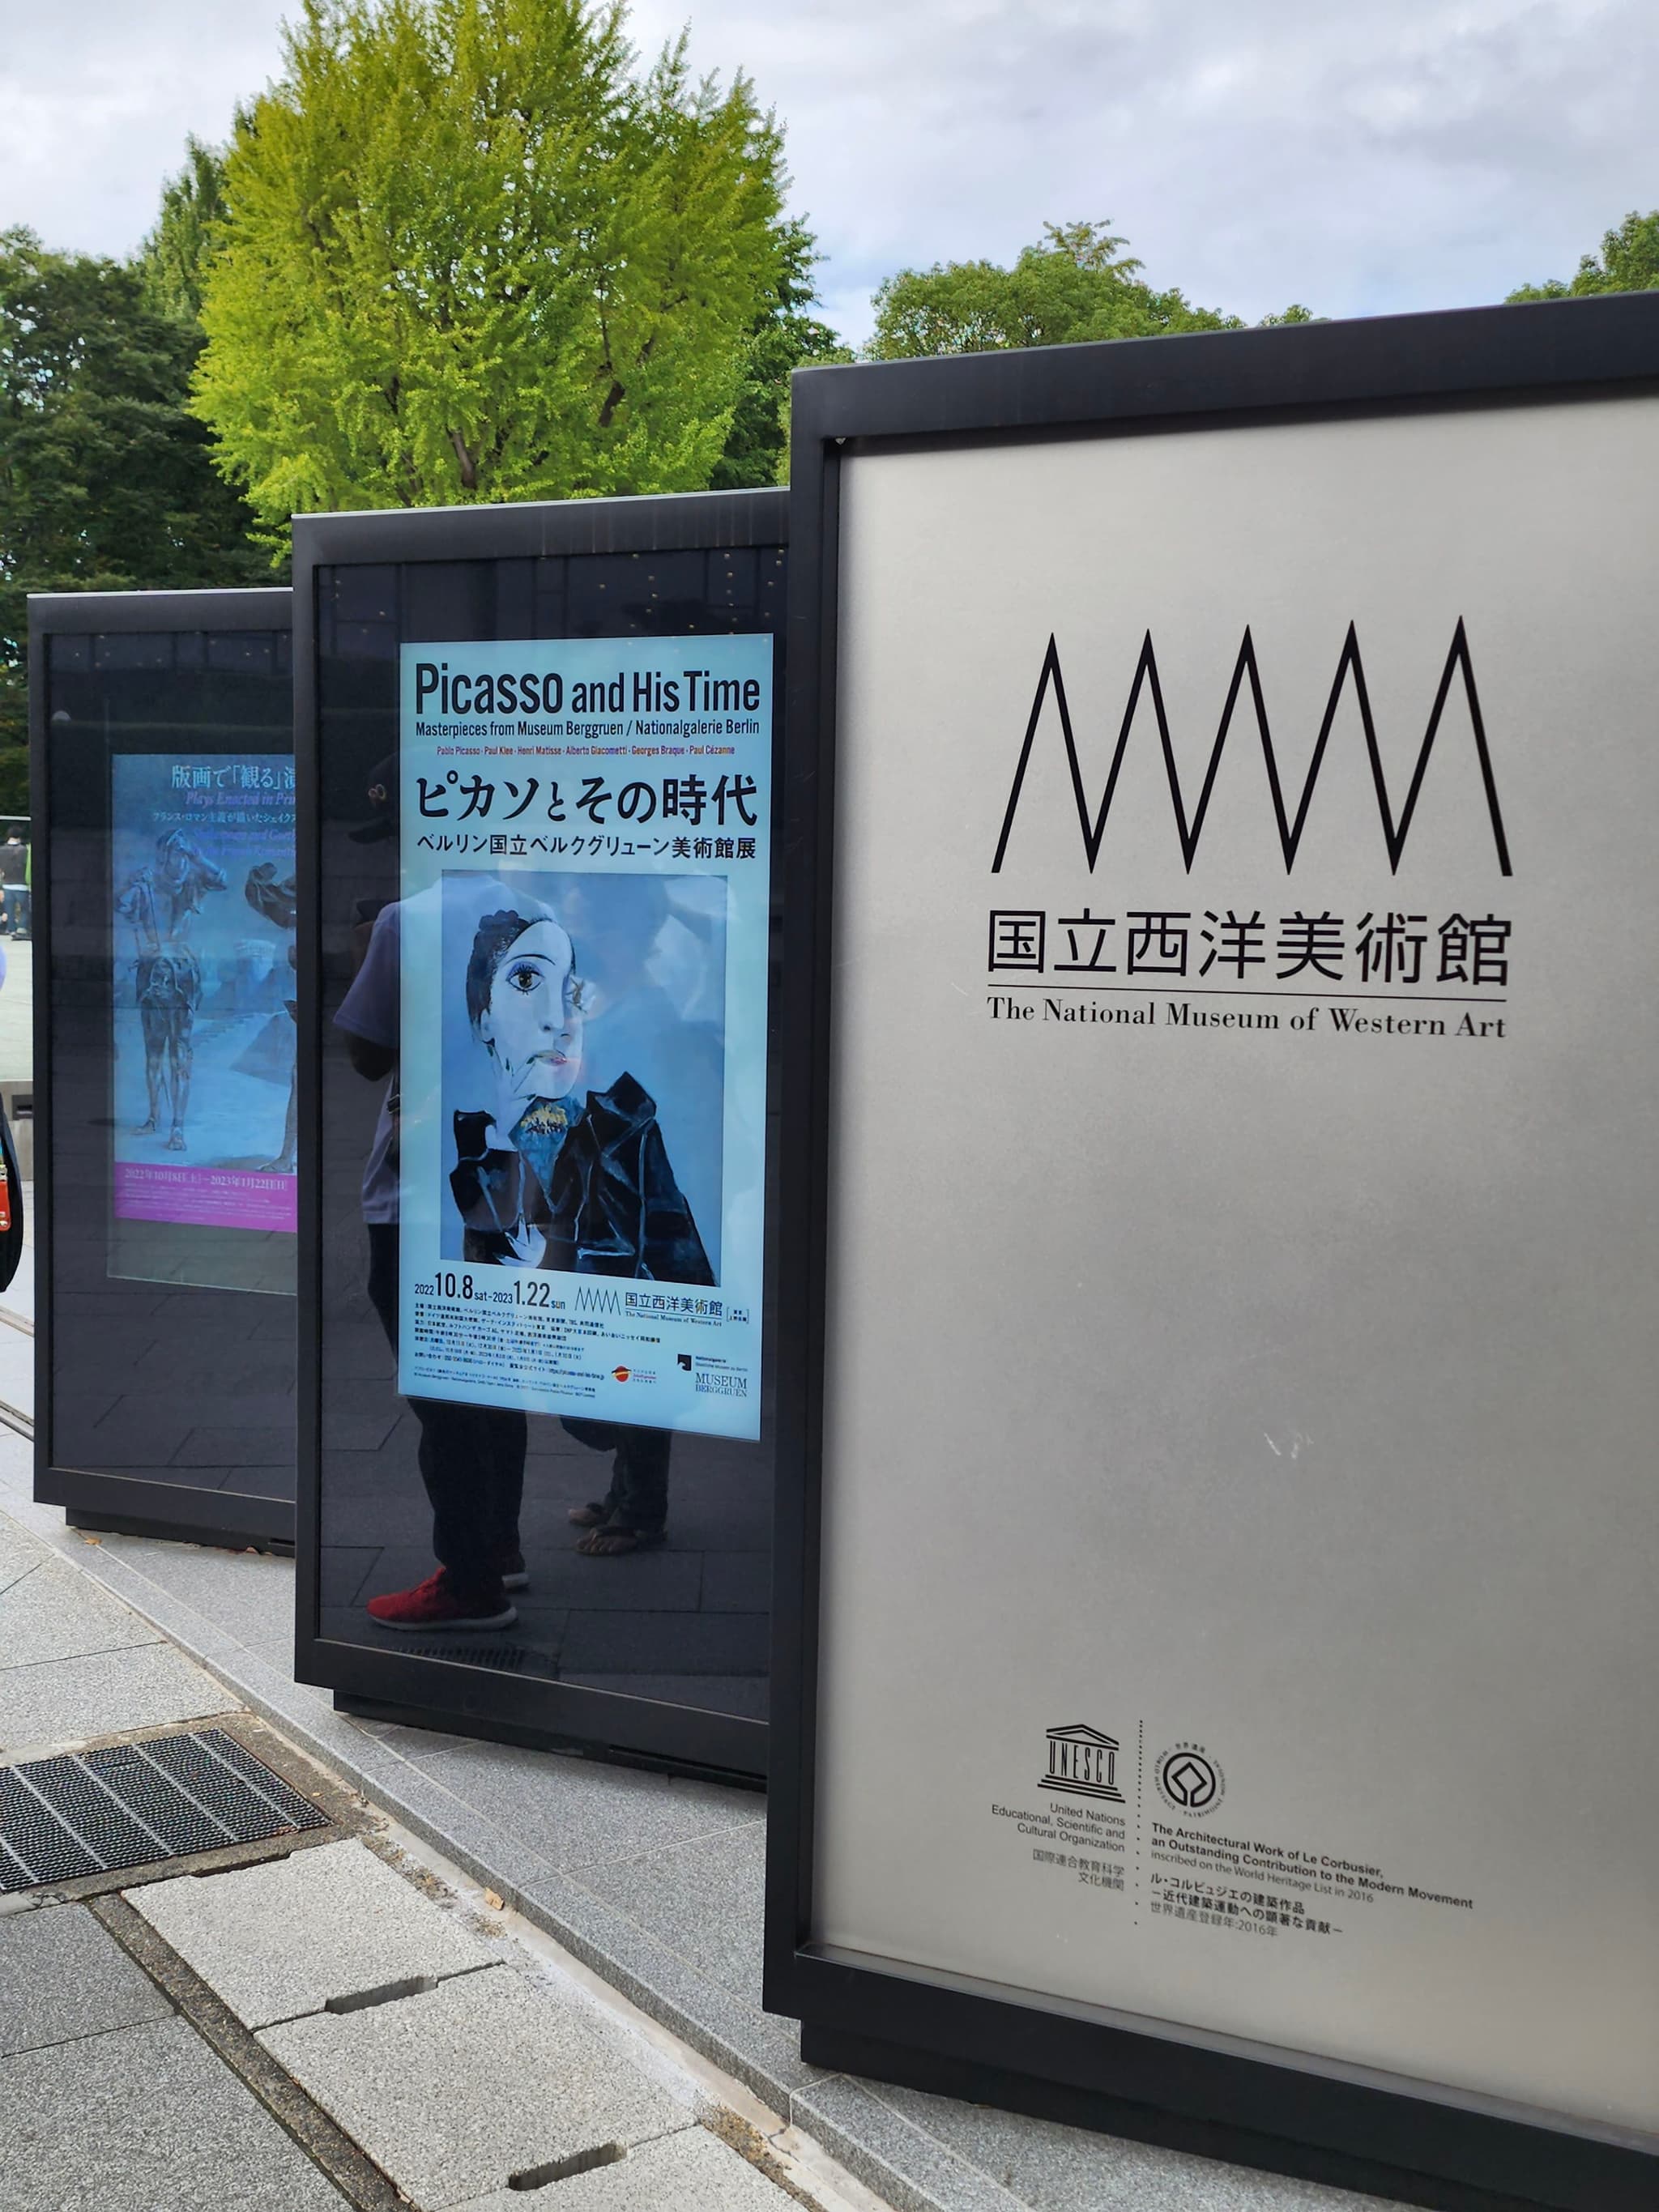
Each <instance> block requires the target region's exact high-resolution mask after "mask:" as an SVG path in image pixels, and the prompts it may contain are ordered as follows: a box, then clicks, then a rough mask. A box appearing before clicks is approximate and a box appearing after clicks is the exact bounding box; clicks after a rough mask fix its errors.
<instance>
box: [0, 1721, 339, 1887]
mask: <svg viewBox="0 0 1659 2212" xmlns="http://www.w3.org/2000/svg"><path fill="white" fill-rule="evenodd" d="M326 1826H328V1820H327V1816H326V1815H325V1814H322V1813H319V1811H318V1809H317V1808H316V1807H315V1806H314V1805H313V1804H310V1803H308V1802H307V1800H306V1799H305V1798H303V1797H301V1796H300V1794H299V1792H298V1791H297V1790H290V1789H289V1785H288V1784H287V1783H286V1782H284V1781H283V1778H282V1777H281V1776H280V1775H276V1774H273V1773H272V1772H271V1771H270V1768H269V1767H268V1766H266V1765H264V1762H263V1761H262V1760H260V1759H256V1758H255V1757H254V1756H253V1754H252V1752H251V1751H247V1750H245V1749H244V1747H242V1746H241V1745H240V1743H238V1742H237V1741H236V1739H235V1738H234V1736H230V1735H226V1734H225V1733H224V1731H223V1730H222V1729H203V1730H201V1731H200V1732H199V1733H197V1734H193V1735H161V1736H152V1737H151V1738H150V1740H149V1742H148V1743H124V1744H115V1745H112V1746H111V1747H109V1748H107V1749H106V1750H103V1751H87V1752H70V1753H64V1755H63V1756H62V1757H60V1758H58V1759H25V1760H23V1761H22V1762H21V1764H20V1765H16V1766H0V1896H3V1895H4V1894H5V1893H7V1892H8V1891H10V1890H17V1889H34V1888H37V1887H40V1885H41V1884H42V1883H44V1882H58V1881H79V1880H80V1879H81V1878H82V1876H83V1875H92V1874H111V1873H114V1872H116V1871H117V1870H118V1869H120V1868H123V1867H133V1866H148V1865H149V1864H150V1863H151V1862H152V1861H154V1860H156V1859H173V1858H182V1857H185V1856H186V1855H187V1854H188V1853H190V1852H192V1851H216V1850H223V1849H224V1848H225V1846H226V1845H227V1844H252V1843H257V1842H258V1841H259V1840H260V1839H261V1838H264V1837H267V1836H280V1835H285V1834H289V1833H291V1832H293V1831H294V1830H295V1829H296V1828H325V1827H326Z"/></svg>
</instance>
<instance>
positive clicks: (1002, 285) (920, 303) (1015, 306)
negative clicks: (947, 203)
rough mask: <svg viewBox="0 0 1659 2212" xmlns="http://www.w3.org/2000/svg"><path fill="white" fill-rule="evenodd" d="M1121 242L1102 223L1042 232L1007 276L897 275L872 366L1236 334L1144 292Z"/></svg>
mask: <svg viewBox="0 0 1659 2212" xmlns="http://www.w3.org/2000/svg"><path fill="white" fill-rule="evenodd" d="M1126 242H1127V241H1126V240H1123V239H1121V238H1119V237H1117V236H1116V235H1115V234H1114V233H1113V231H1112V230H1111V229H1110V228H1109V226H1108V225H1107V224H1105V223H1094V222H1069V223H1053V222H1050V223H1045V224H1044V225H1043V239H1042V244H1041V245H1038V246H1027V247H1026V248H1025V249H1024V252H1022V253H1021V254H1020V255H1019V257H1018V259H1017V260H1016V261H1015V263H1014V265H1013V267H1012V269H1003V268H1000V267H999V266H998V264H996V263H995V262H994V261H951V262H945V263H943V264H940V263H935V264H934V265H933V268H931V269H902V270H900V271H899V272H898V274H897V275H896V276H890V277H889V278H888V279H887V281H886V283H884V284H883V285H882V286H881V287H880V288H879V289H878V291H877V293H876V297H875V307H876V327H875V334H874V336H873V337H872V339H871V341H870V343H869V345H868V346H867V347H866V353H867V355H868V356H869V358H870V359H871V360H872V361H899V360H907V359H910V358H913V357H915V356H919V355H926V354H939V353H989V352H994V351H995V350H997V349H1000V348H1001V347H1004V346H1043V345H1076V344H1079V343H1082V342H1083V341H1085V340H1086V339H1090V338H1131V337H1158V336H1161V335H1163V334H1164V333H1165V332H1168V331H1236V330H1237V329H1239V328H1240V327H1241V325H1240V322H1239V319H1238V317H1237V315H1224V314H1218V313H1214V312H1213V311H1212V310H1211V309H1209V308H1207V307H1194V306H1193V305H1192V304H1191V302H1190V301H1188V299H1187V298H1186V296H1185V295H1184V294H1182V293H1181V292H1179V291H1174V290H1170V291H1158V290H1157V289H1154V288H1153V287H1152V285H1150V284H1148V283H1145V282H1144V281H1143V280H1142V277H1141V276H1140V268H1141V264H1140V263H1139V261H1137V260H1136V259H1134V258H1133V256H1132V255H1128V254H1125V253H1122V252H1120V250H1119V249H1120V248H1121V246H1124V244H1125V243H1126Z"/></svg>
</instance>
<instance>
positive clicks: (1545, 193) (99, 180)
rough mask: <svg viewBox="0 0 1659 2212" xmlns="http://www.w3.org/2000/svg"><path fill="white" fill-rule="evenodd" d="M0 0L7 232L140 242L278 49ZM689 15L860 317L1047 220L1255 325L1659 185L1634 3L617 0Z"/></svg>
mask: <svg viewBox="0 0 1659 2212" xmlns="http://www.w3.org/2000/svg"><path fill="white" fill-rule="evenodd" d="M0 8H3V15H4V18H5V21H4V24H3V31H4V36H3V40H0V55H3V60H0V223H6V222H28V223H30V224H32V225H33V227H34V228H37V229H39V230H40V232H41V233H42V234H43V235H44V236H45V237H46V238H47V239H49V240H51V241H52V242H53V243H57V244H61V245H64V246H81V247H85V248H90V249H96V250H100V251H104V252H125V251H127V250H129V249H130V248H131V246H133V245H134V244H136V242H137V240H138V238H139V237H140V236H141V235H142V234H143V231H144V229H145V228H147V226H148V224H149V222H150V221H151V219H152V217H153V215H154V211H155V202H156V196H157V193H158V191H159V188H160V185H161V179H162V177H163V176H164V175H165V174H166V173H167V172H168V171H169V170H171V169H173V168H174V167H177V166H178V163H179V158H180V155H181V152H182V148H183V142H184V137H185V132H186V131H191V130H193V131H196V132H197V135H198V136H203V137H210V138H214V137H223V136H224V135H225V132H226V131H227V130H228V127H229V122H230V117H231V112H232V109H233V107H234V103H235V101H236V100H237V99H238V98H239V97H245V96H246V94H249V93H251V92H252V91H254V90H256V89H257V88H258V87H259V85H260V84H262V83H263V82H264V80H265V79H266V78H267V77H268V76H270V74H271V73H272V72H273V71H274V70H275V69H276V66H277V63H278V47H277V32H276V27H277V23H278V21H279V18H280V15H281V14H282V12H283V10H282V7H281V5H280V4H279V0H141V4H140V5H138V6H136V7H135V6H134V5H133V4H132V0H57V4H56V5H55V6H54V7H53V8H52V9H51V10H50V11H49V12H48V10H46V9H43V8H39V7H37V8H36V9H34V11H33V13H32V14H26V13H25V12H24V8H23V5H22V0H0ZM693 10H695V12H694V13H693V19H692V27H691V29H692V36H691V53H692V58H693V61H694V63H695V64H696V65H697V66H698V67H699V68H702V69H711V70H717V71H719V72H720V74H721V75H722V76H729V75H730V73H731V71H732V69H733V68H734V67H738V66H741V67H744V68H745V69H747V70H748V71H749V72H750V76H752V77H753V78H754V80H755V82H756V84H757V89H758V91H759V93H760V94H761V97H762V98H763V100H767V101H769V102H770V103H772V104H773V105H775V106H776V108H777V110H778V112H779V113H780V115H781V117H782V118H783V120H784V121H785V123H786V125H787V132H788V145H789V155H790V161H791V166H792V167H793V172H794V174H795V178H796V191H795V202H796V204H797V206H798V207H799V208H800V209H801V210H804V211H805V212H806V213H807V214H808V215H809V216H811V220H812V222H813V223H814V225H815V227H816V228H817V233H818V235H819V239H820V241H821V243H822V245H823V248H824V250H825V252H827V254H828V256H829V260H828V264H827V265H826V267H825V268H824V270H823V286H824V291H825V295H826V301H827V303H828V308H829V315H830V319H832V320H834V321H837V322H838V323H839V324H840V325H841V326H842V328H843V329H844V330H845V331H848V334H849V335H852V336H854V337H857V336H859V335H861V334H862V333H863V331H865V330H866V328H867V325H868V316H869V308H868V299H869V293H870V291H871V289H872V287H873V286H874V285H875V284H876V283H878V281H879V280H880V278H881V277H882V276H884V275H887V274H888V273H890V271H891V270H894V269H896V268H899V267H901V266H904V265H906V264H927V262H930V261H933V260H936V259H950V258H958V257H966V256H971V255H979V254H983V255H987V256H989V257H991V258H996V259H1006V258H1009V257H1011V256H1012V254H1013V253H1015V252H1018V249H1019V247H1020V246H1022V245H1024V244H1025V243H1027V242H1028V241H1029V240H1032V239H1034V238H1036V236H1037V235H1038V234H1039V232H1040V229H1041V227H1042V222H1044V220H1045V219H1054V220H1064V219H1068V218H1072V217H1079V216H1089V217H1101V216H1110V217H1111V218H1112V219H1113V221H1114V223H1115V227H1116V228H1118V229H1119V230H1121V231H1123V232H1126V233H1127V234H1128V236H1129V239H1130V240H1131V243H1132V246H1133V249H1134V251H1136V252H1138V253H1139V254H1140V255H1141V257H1142V258H1143V259H1144V260H1145V261H1146V264H1147V270H1148V274H1149V275H1150V276H1152V277H1153V278H1154V279H1155V280H1157V281H1158V282H1161V283H1178V284H1180V285H1181V286H1182V288H1183V289H1185V290H1186V292H1187V293H1188V295H1189V296H1190V297H1191V298H1193V299H1194V300H1196V301H1200V302H1202V303H1203V304H1204V305H1206V306H1212V307H1231V308H1233V309H1235V310H1237V312H1239V313H1243V314H1245V315H1248V316H1251V317H1255V316H1257V315H1260V314H1262V313H1266V312H1267V311H1268V310H1269V309H1271V308H1275V307H1283V306H1284V305H1285V303H1286V302H1287V301H1290V300H1291V299H1300V300H1304V301H1307V302H1308V303H1309V305H1310V306H1311V307H1315V308H1316V309H1317V310H1319V311H1321V312H1322V313H1335V314H1352V313H1376V312H1380V311H1384V310H1388V309H1391V308H1406V307H1438V306H1446V305H1453V304H1457V303H1461V302H1466V301H1480V300H1492V299H1497V298H1500V297H1501V296H1502V295H1503V294H1504V292H1505V291H1507V290H1509V289H1510V288H1511V287H1512V286H1514V285H1515V284H1516V283H1520V282H1522V281H1523V280H1524V279H1527V278H1529V277H1538V276H1546V275H1550V274H1563V275H1565V274H1570V273H1571V270H1572V269H1573V267H1574V266H1575V265H1576V263H1577V257H1578V255H1579V253H1580V252H1583V250H1584V249H1585V248H1587V247H1589V246H1594V245H1595V243H1596V241H1597V240H1599V238H1600V235H1601V232H1602V231H1603V230H1604V229H1605V228H1607V227H1608V225H1610V224H1611V223H1613V222H1617V221H1618V220H1619V219H1620V216H1623V214H1624V213H1625V212H1626V210H1627V209H1629V208H1632V207H1641V208H1643V209H1647V208H1650V207H1652V206H1655V205H1656V204H1659V156H1656V154H1655V152H1654V141H1653V134H1652V126H1651V118H1652V116H1653V113H1654V112H1655V108H1656V105H1659V9H1655V8H1654V7H1653V6H1652V5H1651V0H1347V4H1346V5H1345V6H1342V7H1340V8H1334V7H1332V6H1331V5H1329V4H1328V0H1253V4H1252V5H1251V6H1250V7H1249V8H1248V9H1243V8H1240V7H1239V6H1238V5H1237V0H1163V4H1161V5H1160V4H1155V0H908V4H904V5H898V4H895V0H818V4H809V0H702V3H701V4H697V0H635V9H634V15H633V31H634V36H635V40H636V42H637V43H638V44H639V45H640V46H641V47H642V48H644V49H646V50H647V51H649V50H651V49H653V48H654V47H655V46H657V45H658V44H659V43H660V42H661V40H664V39H665V38H667V37H671V36H672V35H674V34H675V33H677V31H678V28H679V27H680V25H681V23H682V22H683V21H684V19H685V16H686V15H687V14H688V12H692V11H693ZM14 19H15V20H14Z"/></svg>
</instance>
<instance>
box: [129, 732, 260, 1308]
mask: <svg viewBox="0 0 1659 2212" xmlns="http://www.w3.org/2000/svg"><path fill="white" fill-rule="evenodd" d="M110 774H111V779H112V799H111V810H110V811H111V823H112V835H111V839H110V854H111V860H112V872H111V878H110V889H111V896H112V924H113V927H114V932H115V945H114V947H113V951H112V965H113V970H114V991H113V994H112V1009H111V1013H112V1020H111V1030H112V1044H113V1057H114V1068H115V1073H114V1113H113V1115H112V1121H113V1124H114V1127H113V1129H112V1146H113V1152H114V1171H113V1201H114V1202H113V1206H112V1219H111V1233H110V1273H111V1274H112V1275H127V1276H132V1277H134V1278H136V1279H138V1280H140V1281H144V1280H148V1281H161V1282H185V1283H200V1284H203V1285H217V1284H218V1283H219V1281H220V1278H221V1274H222V1268H221V1267H220V1266H219V1265H218V1263H217V1261H216V1254H215V1251H214V1249H213V1248H212V1247H211V1246H210V1247H208V1248H207V1249H204V1251H203V1252H202V1253H201V1254H200V1255H197V1254H196V1253H195V1251H194V1250H193V1249H191V1247H190V1246H188V1245H185V1244H183V1243H182V1242H181V1241H180V1240H179V1239H171V1240H169V1243H170V1245H171V1249H166V1250H162V1249H156V1248H155V1245H154V1243H153V1242H152V1239H151V1238H150V1237H149V1235H148V1233H147V1231H146V1230H145V1229H140V1228H139V1227H138V1226H137V1225H138V1224H141V1223H142V1224H144V1225H150V1224H155V1223H162V1222H165V1223H168V1224H173V1225H179V1226H181V1227H182V1226H185V1225H191V1226H195V1227H197V1228H203V1229H240V1230H245V1231H248V1232H249V1233H250V1234H251V1235H252V1236H253V1237H258V1238H260V1239H262V1240H269V1239H270V1237H272V1235H273V1234H276V1235H286V1236H288V1237H292V1235H293V1233H294V1228H295V1171H294V1170H295V1161H294V1152H295V1094H294V1081H295V1055H294V1036H295V1031H294V1006H295V1000H294V981H293V978H294V961H293V949H294V920H295V913H294V763H293V761H292V759H285V758H283V757H282V756H281V755H279V754H275V753H244V754H240V755H231V756H225V755H222V754H214V753H206V754H204V753H196V752H173V751H169V752H162V753H127V754H123V755H120V756H118V757H116V758H115V759H114V760H112V762H111V763H110ZM265 1250H266V1256H267V1257H268V1258H270V1260H271V1261H272V1263H273V1267H274V1269H276V1270H283V1269H285V1268H286V1267H288V1266H289V1254H288V1253H287V1252H285V1251H283V1250H282V1249H281V1248H279V1247H276V1246H275V1245H273V1244H270V1243H269V1242H268V1241H267V1242H266V1245H265ZM278 1286H279V1285H275V1284H273V1285H272V1287H278ZM280 1287H283V1288H287V1287H288V1285H286V1284H283V1285H280Z"/></svg>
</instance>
